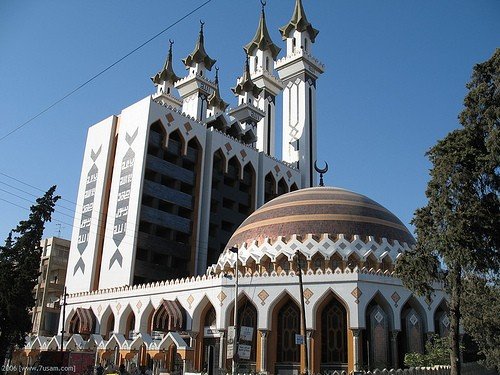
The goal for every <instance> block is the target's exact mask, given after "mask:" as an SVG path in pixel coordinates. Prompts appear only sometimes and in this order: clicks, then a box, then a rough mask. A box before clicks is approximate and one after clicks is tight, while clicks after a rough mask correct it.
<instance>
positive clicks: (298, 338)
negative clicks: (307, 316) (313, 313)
mask: <svg viewBox="0 0 500 375" xmlns="http://www.w3.org/2000/svg"><path fill="white" fill-rule="evenodd" d="M295 344H296V345H304V336H302V335H298V334H295Z"/></svg>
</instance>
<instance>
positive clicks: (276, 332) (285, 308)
mask: <svg viewBox="0 0 500 375" xmlns="http://www.w3.org/2000/svg"><path fill="white" fill-rule="evenodd" d="M299 306H300V304H299V301H297V300H296V299H295V298H294V297H293V294H290V293H289V292H288V290H284V291H282V292H281V293H280V295H279V296H277V297H276V298H275V299H274V301H273V302H272V304H271V306H269V310H268V311H269V312H268V318H267V320H268V325H267V326H268V327H269V338H268V348H267V354H266V355H267V358H268V369H269V370H270V371H271V372H272V369H273V368H274V373H278V371H279V369H280V366H281V367H282V366H285V365H284V364H283V363H282V362H280V361H281V360H282V358H283V353H282V350H283V347H282V346H280V344H279V341H280V340H282V341H286V343H287V344H286V348H287V349H292V350H291V351H288V352H287V355H286V356H291V357H294V356H295V355H296V352H295V351H293V348H290V347H289V346H290V340H291V337H290V336H287V335H293V332H296V333H299V330H300V323H299V322H297V321H296V320H293V321H290V322H289V325H288V326H286V322H285V321H284V318H285V317H286V316H288V317H290V316H291V315H293V316H294V317H295V318H297V315H296V314H297V311H300V308H299ZM280 312H281V319H280ZM285 312H286V313H285ZM286 314H288V315H286ZM280 323H281V329H280ZM297 324H298V325H297ZM285 328H286V329H285ZM293 336H294V335H293ZM278 352H279V354H278ZM292 367H295V368H298V364H297V363H296V362H294V363H293V364H292Z"/></svg>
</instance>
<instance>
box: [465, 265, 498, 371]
mask: <svg viewBox="0 0 500 375" xmlns="http://www.w3.org/2000/svg"><path fill="white" fill-rule="evenodd" d="M462 315H463V326H464V328H465V330H466V332H468V333H469V334H470V335H471V336H472V337H473V339H474V341H475V342H476V343H477V345H478V346H479V353H480V354H482V355H483V356H484V358H485V360H484V364H485V365H486V366H488V367H495V366H496V367H497V369H500V286H499V284H498V280H497V281H492V280H486V279H485V278H483V277H479V276H476V275H471V276H469V277H467V279H466V280H464V303H463V304H462Z"/></svg>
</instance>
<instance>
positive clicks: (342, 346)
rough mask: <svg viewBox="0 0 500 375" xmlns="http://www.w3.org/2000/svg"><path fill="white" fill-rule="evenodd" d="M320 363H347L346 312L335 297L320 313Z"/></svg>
mask: <svg viewBox="0 0 500 375" xmlns="http://www.w3.org/2000/svg"><path fill="white" fill-rule="evenodd" d="M321 363H322V364H338V365H340V364H345V363H347V312H346V310H345V308H344V306H342V304H341V303H340V302H339V301H337V300H336V299H335V298H333V299H332V300H331V301H330V303H329V304H328V305H327V306H326V307H325V308H324V309H323V311H322V313H321Z"/></svg>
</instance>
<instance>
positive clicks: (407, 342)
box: [398, 295, 427, 363]
mask: <svg viewBox="0 0 500 375" xmlns="http://www.w3.org/2000/svg"><path fill="white" fill-rule="evenodd" d="M400 319H401V335H399V336H400V337H398V343H399V345H400V348H401V350H400V351H399V357H400V358H399V361H400V362H399V363H403V360H404V356H405V354H406V353H423V352H424V341H425V333H426V332H427V321H426V313H425V309H424V308H423V306H422V305H421V304H420V302H419V301H418V300H417V299H416V298H415V297H414V296H413V295H410V296H409V297H408V299H407V300H406V301H405V303H404V304H403V305H402V307H401V316H400Z"/></svg>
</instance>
